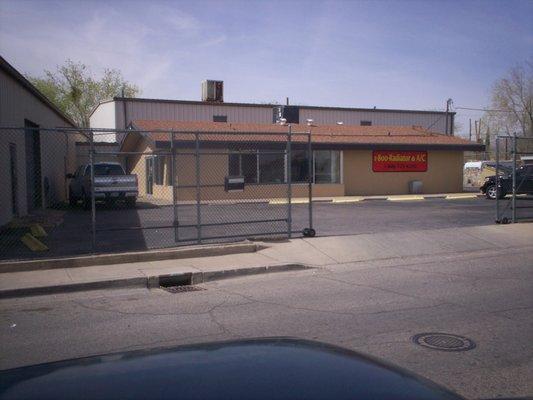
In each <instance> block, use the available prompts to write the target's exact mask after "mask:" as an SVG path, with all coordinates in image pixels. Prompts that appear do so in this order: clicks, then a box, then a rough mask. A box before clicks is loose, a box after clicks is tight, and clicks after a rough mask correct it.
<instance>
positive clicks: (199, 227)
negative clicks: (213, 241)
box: [195, 132, 202, 244]
mask: <svg viewBox="0 0 533 400" xmlns="http://www.w3.org/2000/svg"><path fill="white" fill-rule="evenodd" d="M195 139H196V232H197V237H198V244H200V243H202V217H201V206H200V202H201V197H200V134H199V132H196V133H195Z"/></svg>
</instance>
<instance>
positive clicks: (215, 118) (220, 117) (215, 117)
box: [213, 115, 228, 122]
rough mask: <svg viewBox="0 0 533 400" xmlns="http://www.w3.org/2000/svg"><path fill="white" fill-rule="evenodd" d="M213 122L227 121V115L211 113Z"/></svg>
mask: <svg viewBox="0 0 533 400" xmlns="http://www.w3.org/2000/svg"><path fill="white" fill-rule="evenodd" d="M213 122H228V116H227V115H213Z"/></svg>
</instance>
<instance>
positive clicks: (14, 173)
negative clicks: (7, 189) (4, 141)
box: [9, 143, 19, 215]
mask: <svg viewBox="0 0 533 400" xmlns="http://www.w3.org/2000/svg"><path fill="white" fill-rule="evenodd" d="M9 171H10V175H11V212H12V213H13V215H18V213H19V201H18V170H17V145H16V144H15V143H9Z"/></svg>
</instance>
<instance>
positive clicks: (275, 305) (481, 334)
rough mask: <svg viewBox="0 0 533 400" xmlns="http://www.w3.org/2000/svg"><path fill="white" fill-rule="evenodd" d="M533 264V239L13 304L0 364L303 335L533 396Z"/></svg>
mask: <svg viewBox="0 0 533 400" xmlns="http://www.w3.org/2000/svg"><path fill="white" fill-rule="evenodd" d="M452 204H453V203H452ZM452 204H450V207H457V206H458V205H457V204H455V205H452ZM372 207H379V205H378V206H375V205H373V206H372ZM400 207H405V206H404V205H401V206H400ZM443 213H444V214H446V212H445V211H444V212H443ZM376 218H381V217H379V216H376ZM443 218H444V217H443ZM384 229H386V228H384ZM532 260H533V246H531V247H523V246H522V247H512V246H511V247H509V248H507V249H501V248H500V249H496V248H495V249H489V250H487V249H484V250H482V251H481V250H476V251H468V252H461V253H455V252H454V251H453V249H450V251H449V252H447V253H446V254H440V255H437V256H435V255H433V256H413V257H403V258H392V259H391V258H389V259H384V260H376V261H369V262H359V263H344V264H342V263H341V264H335V265H331V266H326V267H323V268H317V269H312V270H306V271H301V272H284V273H274V274H267V275H257V276H250V277H246V278H236V279H228V280H223V281H218V282H212V283H209V284H203V285H201V286H199V288H201V289H204V290H198V291H192V292H185V293H178V294H172V293H169V292H166V291H164V290H161V289H152V290H148V289H130V290H108V291H96V292H83V293H77V294H62V295H53V296H43V297H30V298H20V299H11V300H3V301H1V302H0V343H2V351H1V354H2V357H1V360H0V368H2V369H6V368H11V367H17V366H22V365H28V364H34V363H39V362H45V361H53V360H60V359H65V358H71V357H80V356H86V355H95V354H102V353H109V352H116V351H124V350H133V349H141V348H152V347H162V346H163V347H166V346H173V345H177V344H184V343H196V342H209V341H216V340H224V339H235V338H248V337H267V336H293V337H300V338H307V339H314V340H319V341H324V342H328V343H332V344H337V345H340V346H343V347H347V348H350V349H355V350H357V351H360V352H363V353H366V354H370V355H373V356H375V357H378V358H381V359H383V360H387V361H389V362H391V363H394V364H396V365H399V366H401V367H404V368H406V369H408V370H411V371H413V372H416V373H418V374H420V375H422V376H425V377H427V378H429V379H431V380H433V381H435V382H437V383H440V384H442V385H444V386H446V387H448V388H450V389H452V390H455V391H457V392H458V393H460V394H462V395H464V396H466V397H467V398H495V397H498V396H509V397H511V396H526V395H532V394H533V385H532V382H533V381H532V380H531V377H532V376H533V348H532V346H531V343H533V329H532V328H533V313H532V312H531V310H532V308H533V296H532V294H533V290H532V289H533V287H532V283H531V282H532V279H533V269H532V268H531V267H532V266H533V263H532ZM422 332H445V333H453V334H459V335H463V336H466V337H468V338H470V339H471V340H473V341H474V342H475V343H476V344H477V347H476V348H475V349H473V350H469V351H465V352H445V351H438V350H431V349H427V348H423V347H420V346H418V345H416V344H414V343H413V342H412V340H411V338H412V336H413V335H415V334H417V333H422ZM258 373H260V371H258Z"/></svg>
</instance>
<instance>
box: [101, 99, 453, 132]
mask: <svg viewBox="0 0 533 400" xmlns="http://www.w3.org/2000/svg"><path fill="white" fill-rule="evenodd" d="M109 104H111V103H106V104H103V105H101V106H100V107H99V108H98V109H97V110H96V111H95V113H94V115H93V117H92V118H91V126H92V127H95V128H114V127H116V128H117V129H124V128H125V124H124V121H125V119H124V106H123V103H122V102H121V101H115V102H114V104H115V112H116V118H115V117H113V116H112V115H110V113H109V109H110V107H109ZM126 114H127V116H126V119H127V121H128V123H129V122H131V121H133V120H140V119H145V120H169V121H213V116H214V115H224V116H227V118H228V122H246V123H258V124H271V123H272V114H273V106H272V105H265V106H264V107H250V106H245V105H216V104H183V103H171V102H168V103H167V102H158V101H129V102H126ZM307 119H313V120H314V122H315V123H316V124H324V125H327V124H335V123H337V122H339V121H342V122H343V123H344V124H346V125H360V124H361V121H371V123H372V125H391V126H406V125H407V126H409V125H418V126H422V127H423V128H426V129H429V130H431V131H434V132H440V133H445V129H446V118H445V114H444V113H442V112H435V113H431V112H429V113H428V112H401V111H398V112H394V111H379V110H376V111H373V110H368V111H366V110H337V109H317V108H305V106H302V107H300V123H305V122H306V120H307ZM451 121H452V117H451V115H450V116H449V117H448V122H449V126H451Z"/></svg>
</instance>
